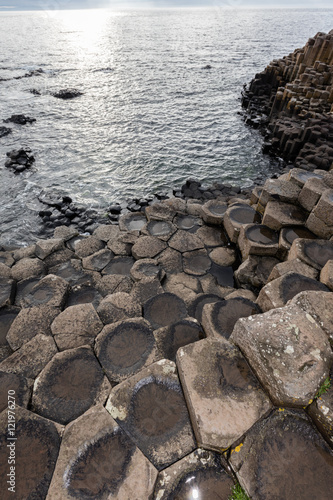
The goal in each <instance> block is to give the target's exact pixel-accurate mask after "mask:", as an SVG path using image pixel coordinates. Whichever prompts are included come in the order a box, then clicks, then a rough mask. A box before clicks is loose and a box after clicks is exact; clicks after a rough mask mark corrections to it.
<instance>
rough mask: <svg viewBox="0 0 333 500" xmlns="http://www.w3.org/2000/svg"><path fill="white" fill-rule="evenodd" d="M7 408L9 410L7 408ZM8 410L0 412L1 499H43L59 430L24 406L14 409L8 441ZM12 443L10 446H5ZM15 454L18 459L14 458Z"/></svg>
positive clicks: (56, 448) (51, 468) (55, 451)
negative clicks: (10, 460)
mask: <svg viewBox="0 0 333 500" xmlns="http://www.w3.org/2000/svg"><path fill="white" fill-rule="evenodd" d="M9 411H10V410H9ZM9 418H10V413H9V412H7V411H4V412H2V413H1V415H0V445H1V446H0V464H1V465H0V488H1V492H2V494H1V495H2V498H3V499H4V500H9V499H11V498H20V499H21V498H22V499H23V498H26V499H28V498H29V499H33V498H36V499H37V498H46V495H47V491H48V488H49V484H50V481H51V478H52V474H53V471H54V467H55V464H56V461H57V457H58V453H59V448H60V441H61V439H60V432H61V429H60V428H59V427H58V426H56V425H55V424H54V423H53V422H50V421H49V420H46V419H44V418H41V417H39V416H38V415H34V414H33V413H31V412H30V411H27V410H25V409H24V408H20V407H16V409H15V432H14V434H15V438H16V441H11V442H10V441H8V433H7V426H8V420H9ZM10 444H12V445H13V444H15V446H14V447H13V446H12V448H8V445H10ZM11 449H12V451H13V453H14V455H15V458H16V461H15V465H14V467H15V469H14V470H15V475H14V477H15V479H16V480H15V481H14V491H15V493H13V492H12V491H10V490H9V489H8V488H9V487H11V486H12V485H11V484H10V483H7V481H10V476H8V474H9V473H10V465H9V463H8V457H9V454H10V450H11ZM18 457H19V458H18Z"/></svg>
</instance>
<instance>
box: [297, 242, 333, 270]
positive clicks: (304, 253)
mask: <svg viewBox="0 0 333 500" xmlns="http://www.w3.org/2000/svg"><path fill="white" fill-rule="evenodd" d="M296 258H298V259H301V260H302V261H303V262H305V263H306V264H309V266H312V267H314V268H315V269H318V270H321V269H322V268H323V267H324V265H325V264H326V262H327V261H328V260H331V259H332V258H333V241H326V240H307V239H303V238H299V239H296V240H295V241H294V242H293V244H292V246H291V249H290V251H289V255H288V260H292V259H296Z"/></svg>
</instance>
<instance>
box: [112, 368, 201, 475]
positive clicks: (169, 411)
mask: <svg viewBox="0 0 333 500" xmlns="http://www.w3.org/2000/svg"><path fill="white" fill-rule="evenodd" d="M106 409H107V410H108V411H109V412H110V414H111V416H112V417H113V418H114V419H115V420H116V421H117V422H118V423H119V425H120V426H121V427H122V429H124V430H125V431H126V433H127V434H128V435H129V436H131V438H132V439H133V441H134V442H135V444H136V445H137V446H138V447H139V448H140V450H141V451H142V452H143V453H144V454H145V455H146V457H147V458H148V459H149V460H150V461H151V462H152V463H153V465H154V466H155V467H156V468H157V469H158V470H161V469H163V468H165V467H167V466H168V465H170V464H172V463H173V462H176V461H177V460H180V459H181V458H182V457H184V456H185V455H187V454H188V453H190V452H191V451H193V450H194V448H195V447H196V445H195V442H194V438H193V433H192V428H191V424H190V419H189V415H188V411H187V407H186V404H185V400H184V396H183V393H182V389H181V386H180V383H179V379H178V376H177V371H176V365H175V364H174V363H172V362H171V361H169V360H165V359H164V360H161V361H157V363H154V364H152V365H150V366H149V367H148V368H145V369H144V370H142V371H141V372H139V373H138V374H136V375H134V376H133V377H131V378H129V379H127V380H126V381H125V382H122V383H121V384H119V385H117V386H116V387H114V388H113V390H112V391H111V394H110V397H109V400H108V402H107V405H106Z"/></svg>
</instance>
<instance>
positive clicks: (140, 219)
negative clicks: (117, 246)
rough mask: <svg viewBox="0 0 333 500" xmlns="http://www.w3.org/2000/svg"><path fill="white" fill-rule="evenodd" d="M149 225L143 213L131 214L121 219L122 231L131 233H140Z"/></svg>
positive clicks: (120, 226) (120, 227)
mask: <svg viewBox="0 0 333 500" xmlns="http://www.w3.org/2000/svg"><path fill="white" fill-rule="evenodd" d="M146 223H147V219H146V216H145V214H144V213H142V212H133V213H131V214H126V215H122V216H121V217H119V229H120V230H121V231H131V232H134V233H138V232H139V231H140V229H142V228H143V227H144V226H145V225H146Z"/></svg>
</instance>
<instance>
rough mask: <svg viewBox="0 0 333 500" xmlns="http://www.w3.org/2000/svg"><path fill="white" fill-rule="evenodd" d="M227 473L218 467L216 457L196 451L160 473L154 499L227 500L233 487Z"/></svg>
mask: <svg viewBox="0 0 333 500" xmlns="http://www.w3.org/2000/svg"><path fill="white" fill-rule="evenodd" d="M233 484H234V483H233V480H232V477H231V474H230V473H228V472H227V471H226V470H225V469H224V468H223V467H222V465H221V459H220V455H219V454H217V453H213V452H210V451H207V450H202V449H200V448H199V449H197V450H195V451H194V452H193V453H191V454H190V455H188V456H187V457H184V458H183V459H182V460H179V461H178V462H176V463H175V464H173V465H171V466H170V467H168V468H167V469H165V470H163V471H161V472H160V474H159V476H158V478H157V482H156V486H155V493H154V494H155V496H154V498H158V499H159V500H170V499H171V498H172V499H174V500H182V499H184V498H186V499H187V498H191V497H192V498H193V495H197V494H198V495H199V496H197V498H201V499H207V500H208V499H209V498H210V499H215V498H216V499H223V500H224V499H227V498H229V497H230V494H231V488H232V487H233Z"/></svg>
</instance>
